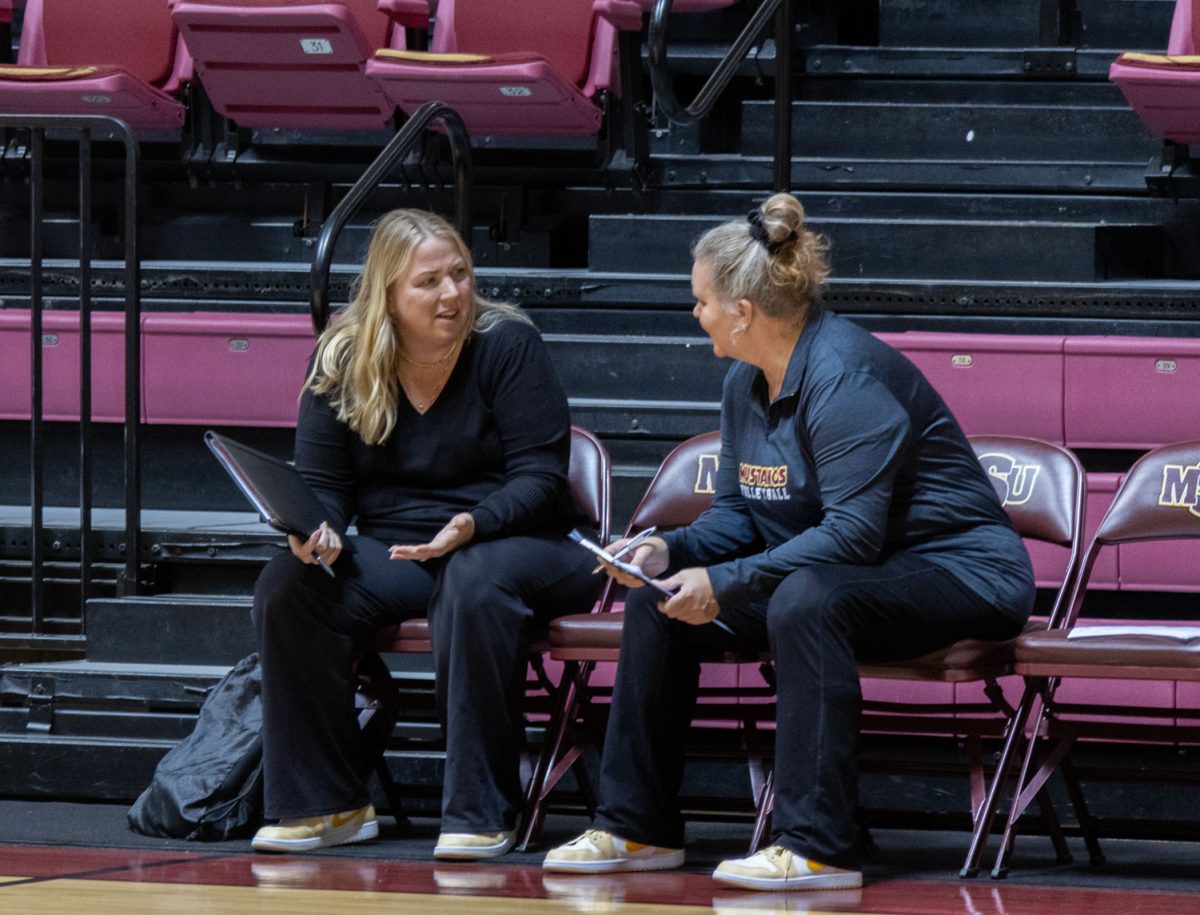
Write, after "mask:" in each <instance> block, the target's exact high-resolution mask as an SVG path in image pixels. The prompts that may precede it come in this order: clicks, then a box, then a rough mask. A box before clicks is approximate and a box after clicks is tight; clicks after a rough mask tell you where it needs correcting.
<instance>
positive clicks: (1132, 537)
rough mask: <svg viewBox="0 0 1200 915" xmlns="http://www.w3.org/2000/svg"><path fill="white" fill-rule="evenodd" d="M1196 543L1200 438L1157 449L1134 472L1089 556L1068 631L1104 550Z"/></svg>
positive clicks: (1116, 498) (1119, 491) (1083, 565)
mask: <svg viewBox="0 0 1200 915" xmlns="http://www.w3.org/2000/svg"><path fill="white" fill-rule="evenodd" d="M1193 539H1200V439H1196V440H1192V441H1187V442H1177V443H1175V444H1172V445H1163V446H1162V447H1161V448H1155V449H1154V450H1153V451H1149V452H1147V453H1146V454H1144V455H1142V457H1141V458H1140V459H1139V460H1138V462H1137V463H1136V464H1134V465H1133V466H1132V467H1131V468H1129V472H1128V473H1126V474H1125V478H1124V480H1122V481H1121V485H1120V487H1119V488H1118V489H1117V493H1116V495H1115V496H1113V500H1112V504H1111V505H1109V507H1108V511H1107V512H1105V514H1104V518H1103V519H1101V521H1100V525H1099V527H1097V528H1096V533H1095V534H1094V535H1092V541H1091V543H1089V544H1088V548H1087V550H1086V551H1085V552H1084V555H1083V560H1082V562H1081V563H1080V566H1079V571H1078V574H1077V575H1076V581H1075V587H1074V588H1073V590H1072V595H1071V606H1070V613H1069V614H1068V615H1067V617H1066V619H1065V620H1064V623H1063V624H1064V626H1068V627H1069V626H1073V625H1074V624H1075V620H1076V618H1077V617H1078V616H1079V610H1080V608H1081V607H1082V605H1083V599H1084V596H1085V595H1086V593H1087V583H1088V579H1089V578H1090V577H1091V574H1092V569H1093V567H1094V566H1095V563H1096V556H1097V555H1098V554H1099V553H1100V550H1101V549H1103V548H1104V547H1106V546H1113V545H1114V544H1121V543H1137V542H1140V541H1147V540H1193Z"/></svg>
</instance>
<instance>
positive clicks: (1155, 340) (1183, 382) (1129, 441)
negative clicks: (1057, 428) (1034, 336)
mask: <svg viewBox="0 0 1200 915" xmlns="http://www.w3.org/2000/svg"><path fill="white" fill-rule="evenodd" d="M1064 352H1065V354H1066V361H1065V366H1064V389H1063V390H1064V420H1063V422H1064V431H1065V434H1066V443H1067V445H1068V446H1069V447H1071V448H1130V449H1133V448H1137V449H1145V448H1155V447H1158V446H1159V445H1163V444H1165V443H1167V442H1173V441H1180V440H1183V439H1186V438H1188V437H1189V436H1194V435H1195V434H1196V430H1197V425H1196V418H1197V417H1198V416H1200V340H1189V339H1184V338H1178V337H1173V338H1160V337H1068V338H1067V341H1066V345H1065V347H1064Z"/></svg>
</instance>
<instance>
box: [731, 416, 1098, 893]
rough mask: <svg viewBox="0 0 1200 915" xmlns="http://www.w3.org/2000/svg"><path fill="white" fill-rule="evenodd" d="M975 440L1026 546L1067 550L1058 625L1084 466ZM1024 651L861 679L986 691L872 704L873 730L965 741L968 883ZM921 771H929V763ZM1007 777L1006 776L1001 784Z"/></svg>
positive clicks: (1038, 444)
mask: <svg viewBox="0 0 1200 915" xmlns="http://www.w3.org/2000/svg"><path fill="white" fill-rule="evenodd" d="M969 440H970V442H971V447H972V448H973V449H974V450H975V454H976V456H977V457H978V458H979V461H980V463H981V464H983V466H984V469H985V470H986V471H987V474H988V477H989V478H990V479H991V481H992V484H993V485H994V486H995V488H996V491H997V494H998V495H999V496H1000V499H1001V503H1002V504H1003V506H1004V508H1005V510H1006V511H1007V512H1008V514H1009V517H1010V518H1011V519H1012V521H1013V525H1014V526H1015V527H1016V529H1017V532H1018V533H1019V534H1020V535H1021V536H1022V537H1023V538H1025V539H1026V540H1027V541H1040V542H1043V543H1049V544H1053V545H1054V546H1057V547H1060V548H1062V549H1063V550H1064V551H1066V553H1067V556H1066V566H1065V570H1064V573H1063V575H1062V578H1061V580H1060V582H1059V585H1058V588H1057V590H1056V592H1055V595H1054V601H1053V604H1052V606H1051V610H1050V619H1054V618H1055V617H1056V616H1057V615H1058V614H1059V613H1061V608H1062V607H1063V605H1064V603H1065V601H1066V598H1067V595H1068V590H1069V588H1070V587H1071V584H1072V579H1073V573H1074V569H1075V567H1076V565H1077V564H1078V561H1079V556H1080V552H1081V548H1082V540H1083V529H1084V528H1083V520H1084V501H1085V498H1086V483H1085V476H1084V472H1083V468H1082V466H1080V464H1079V461H1078V460H1077V459H1076V457H1075V455H1073V454H1072V453H1071V452H1070V451H1068V450H1067V449H1065V448H1063V447H1061V446H1059V445H1052V444H1050V443H1048V442H1043V441H1039V440H1037V439H1029V438H1019V437H1016V436H1009V435H976V436H971V437H970V439H969ZM1046 625H1047V621H1044V620H1034V621H1030V623H1029V624H1028V625H1027V626H1026V631H1032V630H1037V629H1044V628H1045V627H1046ZM1015 646H1016V639H1015V638H1014V639H1007V640H1003V641H989V640H985V639H963V640H961V641H958V642H955V643H954V644H952V645H949V646H947V647H946V648H943V649H940V650H939V651H934V652H931V653H929V654H927V655H923V656H921V657H918V658H911V659H908V660H904V661H894V662H891V663H864V664H860V665H859V674H860V675H861V676H862V677H863V678H864V679H865V678H872V679H876V680H892V681H908V682H910V683H929V684H934V683H943V684H948V685H955V684H967V683H978V684H980V685H981V687H982V691H983V694H984V697H985V698H986V701H984V702H974V703H967V702H961V701H957V698H955V699H953V700H951V701H949V702H924V701H922V702H908V701H866V700H865V701H864V702H863V715H862V725H861V727H862V730H864V731H875V732H882V733H892V734H895V733H903V734H914V733H915V734H943V735H949V736H952V737H955V738H957V739H963V740H965V741H966V745H967V756H968V771H969V778H970V787H971V814H972V822H973V824H974V830H973V834H972V843H971V845H970V847H969V849H968V853H967V858H966V860H965V862H964V864H963V869H962V874H963V876H968V875H970V874H973V873H974V870H975V869H976V868H977V863H975V862H976V860H977V857H978V851H977V848H976V845H977V844H978V842H979V841H980V838H981V837H982V836H985V835H986V834H987V831H988V830H989V829H990V828H991V823H992V820H993V818H994V816H995V809H996V804H997V799H996V797H995V795H994V794H993V793H987V792H985V785H986V779H985V775H984V768H983V749H982V739H983V738H984V737H1007V736H1008V734H1009V732H1010V731H1011V730H1012V729H1013V727H1014V722H1015V719H1016V710H1015V709H1014V708H1013V707H1012V705H1011V704H1010V703H1009V702H1008V700H1007V699H1006V698H1005V696H1004V690H1003V688H1002V687H1001V685H1000V683H999V680H1000V678H1001V677H1004V676H1006V675H1008V674H1011V673H1012V669H1013V655H1014V649H1015ZM898 767H899V766H898V765H897V764H893V763H891V762H889V763H888V764H887V765H886V766H885V768H886V770H887V771H895V770H896V769H897V768H898ZM900 768H903V767H900ZM916 770H917V771H924V769H923V768H922V767H920V766H917V767H916ZM906 771H907V769H906ZM999 777H1000V773H998V774H997V776H996V778H994V779H993V782H995V780H996V779H998V778H999ZM773 788H774V786H773V784H772V781H771V779H770V776H768V783H767V788H766V792H765V796H764V798H763V802H762V803H761V804H760V805H759V809H758V817H757V820H756V822H755V829H754V836H753V838H752V841H751V849H754V848H757V847H758V846H759V845H760V844H761V842H762V841H763V839H764V838H765V837H766V835H767V831H768V828H769V816H770V812H771V808H772V802H773ZM1041 802H1042V804H1043V811H1044V814H1045V816H1046V817H1047V827H1048V829H1049V831H1050V834H1051V837H1052V838H1053V839H1054V842H1055V848H1056V850H1057V851H1058V854H1059V857H1060V858H1064V857H1065V856H1066V855H1067V848H1066V841H1065V839H1064V838H1063V835H1062V830H1061V829H1060V828H1058V823H1057V821H1056V820H1054V819H1053V808H1052V807H1051V806H1050V804H1049V800H1048V799H1047V798H1045V797H1042V798H1041Z"/></svg>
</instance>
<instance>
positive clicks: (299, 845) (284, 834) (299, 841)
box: [250, 804, 379, 852]
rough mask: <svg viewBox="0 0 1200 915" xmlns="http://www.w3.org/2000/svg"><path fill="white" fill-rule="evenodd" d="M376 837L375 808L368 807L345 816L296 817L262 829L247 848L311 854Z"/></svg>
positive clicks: (338, 814)
mask: <svg viewBox="0 0 1200 915" xmlns="http://www.w3.org/2000/svg"><path fill="white" fill-rule="evenodd" d="M377 835H379V823H378V822H377V821H376V820H375V808H374V807H373V806H371V805H370V804H367V806H366V807H359V808H358V809H357V810H347V811H346V812H344V813H329V814H326V815H325V816H319V817H295V818H293V819H290V820H280V821H279V822H278V823H277V824H275V825H274V826H264V827H263V828H262V829H260V830H259V831H258V832H256V833H255V834H254V838H253V839H252V840H251V842H250V847H251V848H253V849H254V850H255V851H283V852H288V851H312V850H313V849H315V848H328V847H329V846H330V845H346V844H347V843H350V842H362V841H365V840H366V839H374V838H375V837H376V836H377Z"/></svg>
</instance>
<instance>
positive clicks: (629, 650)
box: [596, 553, 1021, 868]
mask: <svg viewBox="0 0 1200 915" xmlns="http://www.w3.org/2000/svg"><path fill="white" fill-rule="evenodd" d="M656 605H657V598H656V595H655V594H654V593H652V592H651V591H650V589H648V588H642V589H638V590H636V591H633V592H631V593H630V597H629V600H628V602H627V604H626V609H625V628H624V633H623V634H622V637H621V660H620V664H619V665H618V668H617V679H616V686H615V689H614V694H613V708H612V715H611V718H610V720H609V725H608V732H607V734H606V736H605V740H604V756H603V761H602V765H601V774H600V809H599V811H598V815H597V818H596V824H597V826H599V827H600V828H602V829H607V830H609V831H610V832H612V833H614V834H616V835H618V836H621V837H622V838H625V839H629V840H631V841H637V842H644V843H647V844H651V845H660V846H667V847H672V848H678V847H680V846H681V845H682V844H683V820H682V817H681V816H680V812H679V806H678V803H677V796H678V794H679V789H680V784H681V782H682V779H683V765H684V749H685V745H686V743H687V735H688V729H689V727H690V724H691V717H692V710H693V708H694V706H695V699H696V689H697V683H698V678H699V662H698V660H697V657H698V655H699V653H700V652H701V651H703V650H705V649H714V648H729V647H739V648H753V649H761V648H764V647H767V646H769V647H770V649H771V652H772V654H773V655H774V658H775V668H776V674H777V677H778V706H777V710H776V733H775V792H776V793H775V810H774V814H773V819H772V822H773V826H774V832H775V839H774V841H775V842H776V843H778V844H781V845H783V846H785V847H787V848H789V849H791V850H792V851H794V852H797V853H799V854H801V855H804V856H805V857H808V858H811V859H813V860H815V861H819V862H821V863H823V864H831V865H834V866H837V867H850V868H854V867H857V865H858V848H857V835H858V833H857V829H856V827H855V823H854V811H855V807H856V805H857V793H858V775H857V755H858V730H859V711H860V707H861V704H862V693H861V690H860V687H859V679H858V667H857V661H858V660H871V661H887V660H900V659H903V658H910V657H915V656H918V655H921V654H925V653H927V652H930V651H934V650H936V649H938V648H942V647H944V646H946V645H949V644H951V643H952V642H955V641H957V640H959V639H962V638H969V637H975V638H1008V637H1011V636H1013V635H1015V634H1016V633H1017V631H1018V630H1019V629H1020V626H1021V622H1020V621H1019V620H1018V618H1017V617H1018V616H1019V611H1013V613H1012V614H1009V615H1006V614H1005V613H1004V612H1002V610H1001V609H997V608H993V607H990V606H988V605H987V604H986V603H984V602H983V601H982V600H981V599H980V598H979V597H977V596H976V595H975V594H974V593H973V592H972V591H970V590H968V589H967V588H965V587H963V586H962V585H960V584H959V583H958V582H957V581H956V580H955V579H954V578H953V577H952V576H951V575H949V574H948V573H946V572H944V571H942V570H941V569H940V568H938V567H937V566H934V565H933V564H931V563H930V562H928V561H927V560H925V559H922V558H921V557H918V556H914V555H911V554H904V553H901V554H896V555H894V556H892V557H890V558H888V559H887V560H885V561H884V562H882V563H880V564H878V565H872V566H855V565H814V566H810V567H807V568H804V569H800V570H798V571H796V572H793V573H792V574H791V575H789V576H788V577H787V578H785V579H784V580H783V582H781V583H780V585H779V587H778V588H777V589H776V591H775V593H774V594H773V595H772V596H771V598H770V600H769V601H766V602H765V603H762V604H756V605H751V606H742V607H723V608H722V610H721V620H722V621H723V622H725V623H727V624H728V625H729V626H730V627H731V628H732V629H733V630H734V632H735V633H736V637H735V636H730V635H729V634H727V633H725V632H723V631H722V630H721V629H720V628H719V627H717V626H713V625H707V626H691V625H689V624H687V623H681V622H677V621H675V620H671V619H669V618H668V617H666V616H664V615H663V614H662V613H660V612H659V611H658V609H657V606H656Z"/></svg>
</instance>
